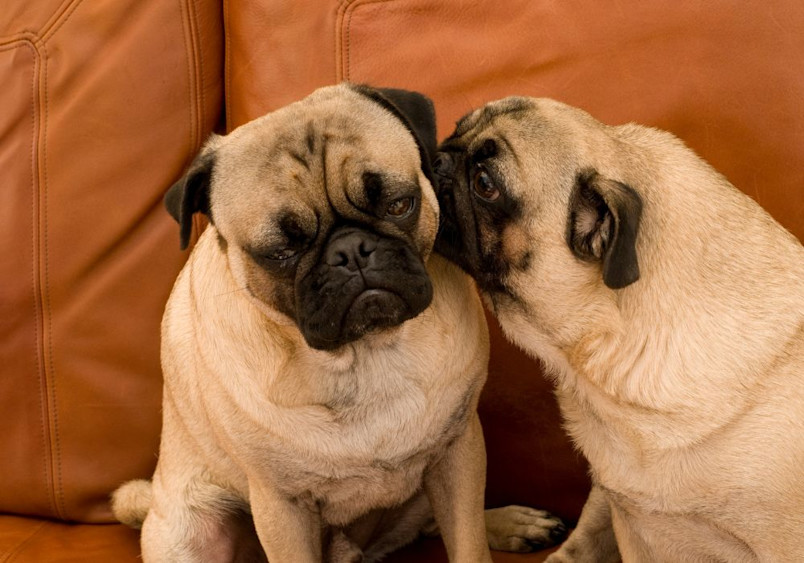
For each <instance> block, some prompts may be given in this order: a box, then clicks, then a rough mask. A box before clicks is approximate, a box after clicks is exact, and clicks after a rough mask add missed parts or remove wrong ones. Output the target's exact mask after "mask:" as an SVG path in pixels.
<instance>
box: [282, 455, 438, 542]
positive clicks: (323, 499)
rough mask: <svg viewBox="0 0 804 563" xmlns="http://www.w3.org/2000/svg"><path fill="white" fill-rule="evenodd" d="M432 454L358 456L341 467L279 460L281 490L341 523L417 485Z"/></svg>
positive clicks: (397, 499) (398, 500)
mask: <svg viewBox="0 0 804 563" xmlns="http://www.w3.org/2000/svg"><path fill="white" fill-rule="evenodd" d="M436 456H437V452H436V451H435V450H434V449H427V450H423V451H419V452H416V453H414V454H413V455H411V456H410V457H409V458H407V459H404V460H388V459H382V458H378V459H375V460H361V461H356V462H354V463H351V464H343V465H341V466H337V467H336V466H334V465H325V464H318V463H315V462H314V463H312V464H310V463H309V460H308V463H305V462H303V461H302V460H300V459H294V460H292V461H288V462H286V463H285V464H284V469H285V471H286V473H285V475H288V476H290V478H289V479H287V480H286V481H285V483H284V485H283V487H282V488H283V490H284V492H285V494H286V495H287V496H288V497H290V498H294V499H296V500H297V501H298V502H301V503H304V504H307V505H309V506H310V507H311V508H312V509H314V510H316V511H318V512H320V514H321V517H322V519H323V521H324V522H326V523H327V524H330V525H334V526H345V525H347V524H349V523H351V522H353V521H354V520H356V519H357V518H359V517H360V516H362V515H364V514H366V513H368V512H370V511H371V510H375V509H378V508H388V507H392V506H397V505H400V504H402V503H404V502H405V501H407V500H408V499H410V498H411V497H413V496H414V495H415V494H417V493H418V492H419V491H420V490H421V488H422V483H423V479H424V476H425V473H426V471H427V469H428V467H429V466H430V465H431V463H432V461H433V459H434V458H435V457H436Z"/></svg>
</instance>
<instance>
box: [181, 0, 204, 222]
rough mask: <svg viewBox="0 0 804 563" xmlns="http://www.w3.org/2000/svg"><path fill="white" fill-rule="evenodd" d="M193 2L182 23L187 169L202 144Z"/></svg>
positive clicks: (188, 7)
mask: <svg viewBox="0 0 804 563" xmlns="http://www.w3.org/2000/svg"><path fill="white" fill-rule="evenodd" d="M192 1H193V0H186V2H185V3H184V7H185V8H186V17H185V16H184V10H183V11H182V12H183V13H182V23H183V24H185V25H186V28H185V34H186V35H185V41H184V45H185V47H186V49H187V71H188V89H189V100H188V103H187V106H188V107H189V108H190V148H191V154H190V155H188V157H187V159H186V161H185V168H186V167H187V166H189V164H190V162H191V161H192V159H193V157H194V156H195V154H194V153H195V152H196V151H197V150H198V148H199V145H200V144H201V141H200V138H201V123H200V120H201V118H200V115H201V111H202V110H200V109H199V107H198V106H199V101H200V97H199V89H200V86H199V82H200V80H199V72H200V70H199V67H200V61H199V59H200V57H201V55H200V51H201V49H200V47H199V43H198V40H197V37H196V33H197V30H196V26H195V23H196V20H195V14H194V10H193V6H192ZM200 228H201V227H200V225H199V223H198V217H197V216H196V217H194V218H193V231H194V232H195V233H198V232H199V231H200Z"/></svg>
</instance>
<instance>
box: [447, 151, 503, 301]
mask: <svg viewBox="0 0 804 563" xmlns="http://www.w3.org/2000/svg"><path fill="white" fill-rule="evenodd" d="M464 167H465V160H464V159H463V157H462V154H461V153H452V152H449V151H441V152H439V153H438V155H437V157H436V159H435V161H434V162H433V173H434V177H435V184H436V185H435V190H436V197H437V198H438V205H439V207H440V209H441V213H440V215H439V220H440V223H439V226H438V236H437V237H436V241H435V247H434V248H435V251H436V252H438V253H439V254H441V255H442V256H443V257H444V258H446V259H447V260H450V261H452V262H454V263H455V264H457V265H458V266H459V267H460V268H461V269H462V270H463V271H464V272H466V273H467V274H469V275H470V276H472V277H473V278H474V279H475V281H476V282H477V284H478V286H479V287H480V288H481V289H482V290H484V291H488V292H501V291H506V288H505V285H504V284H503V282H502V279H501V273H502V272H504V271H505V270H506V266H505V264H504V263H503V261H502V257H501V256H500V255H499V253H492V254H486V255H484V254H483V251H482V250H481V247H480V241H479V234H478V233H479V228H478V217H477V214H476V213H475V209H474V204H473V201H472V195H471V193H470V192H469V186H468V184H467V179H466V177H465V176H466V174H465V170H464Z"/></svg>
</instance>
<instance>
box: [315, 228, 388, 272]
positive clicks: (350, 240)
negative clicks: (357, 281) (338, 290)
mask: <svg viewBox="0 0 804 563" xmlns="http://www.w3.org/2000/svg"><path fill="white" fill-rule="evenodd" d="M377 240H378V239H377V237H376V236H373V235H371V234H370V233H367V232H365V231H360V230H357V229H348V230H345V231H341V232H337V233H335V234H334V235H333V236H332V237H331V238H330V242H329V245H328V246H327V249H326V251H325V252H324V261H325V262H326V263H327V265H329V266H332V267H336V268H346V269H347V270H351V271H355V270H358V269H363V268H365V267H366V266H368V264H369V261H370V259H371V255H372V254H373V253H374V251H375V250H376V249H377Z"/></svg>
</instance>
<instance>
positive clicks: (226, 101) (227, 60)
mask: <svg viewBox="0 0 804 563" xmlns="http://www.w3.org/2000/svg"><path fill="white" fill-rule="evenodd" d="M229 37H230V33H229V0H223V90H224V91H223V96H224V98H223V105H224V108H223V109H224V111H225V112H226V130H227V131H229V128H230V127H231V126H232V103H231V101H232V100H231V97H230V94H229V92H231V91H232V42H231V40H230V38H229Z"/></svg>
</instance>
